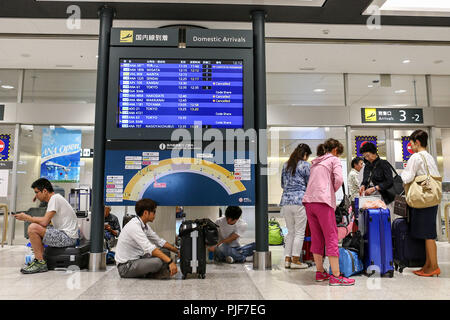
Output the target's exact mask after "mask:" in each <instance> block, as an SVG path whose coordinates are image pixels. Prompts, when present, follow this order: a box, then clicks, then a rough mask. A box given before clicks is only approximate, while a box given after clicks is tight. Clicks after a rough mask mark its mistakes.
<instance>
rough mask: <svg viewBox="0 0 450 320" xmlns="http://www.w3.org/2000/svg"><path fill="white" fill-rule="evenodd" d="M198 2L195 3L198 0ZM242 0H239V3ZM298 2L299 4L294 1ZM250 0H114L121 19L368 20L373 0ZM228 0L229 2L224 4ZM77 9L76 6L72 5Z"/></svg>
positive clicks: (41, 4)
mask: <svg viewBox="0 0 450 320" xmlns="http://www.w3.org/2000/svg"><path fill="white" fill-rule="evenodd" d="M192 2H195V3H192ZM236 2H238V3H239V4H236ZM294 2H296V3H298V5H294ZM316 2H317V3H318V4H319V5H320V3H321V1H306V0H297V1H295V0H281V1H275V0H272V1H263V0H244V1H236V0H231V1H224V0H222V1H219V0H215V1H201V0H190V1H180V0H178V1H175V0H169V1H167V0H166V1H164V0H159V1H157V2H156V1H137V0H133V1H108V3H109V6H110V7H112V8H114V9H115V12H116V17H115V18H116V19H118V20H122V19H137V20H141V19H142V20H155V19H160V20H161V19H162V20H191V21H192V20H207V21H235V22H238V21H244V22H245V21H251V12H252V11H254V10H264V11H265V12H266V14H267V18H266V20H267V22H290V23H320V24H359V25H365V24H366V23H367V16H365V15H363V14H362V13H363V12H364V11H365V10H366V9H367V8H368V7H369V6H370V5H371V4H372V2H373V0H327V1H326V2H325V3H323V5H321V6H317V4H315V3H316ZM224 3H225V4H224ZM104 4H105V1H55V0H54V1H48V0H47V1H35V0H10V1H1V2H0V17H5V18H6V17H8V18H59V19H65V18H67V17H68V13H67V9H68V7H69V6H72V5H77V6H78V7H79V8H80V13H81V17H82V18H83V19H97V18H98V10H99V9H100V8H101V7H102V6H103V5H104ZM69 12H71V11H69ZM383 24H384V25H404V26H407V25H410V26H413V25H415V26H450V21H449V19H447V18H446V17H417V16H385V17H383Z"/></svg>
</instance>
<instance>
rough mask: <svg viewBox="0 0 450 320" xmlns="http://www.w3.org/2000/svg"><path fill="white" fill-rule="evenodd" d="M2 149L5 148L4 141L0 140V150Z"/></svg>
mask: <svg viewBox="0 0 450 320" xmlns="http://www.w3.org/2000/svg"><path fill="white" fill-rule="evenodd" d="M3 150H5V143H4V142H3V140H0V152H2V151H3Z"/></svg>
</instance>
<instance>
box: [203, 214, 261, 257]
mask: <svg viewBox="0 0 450 320" xmlns="http://www.w3.org/2000/svg"><path fill="white" fill-rule="evenodd" d="M241 215H242V209H241V208H239V207H236V206H230V207H228V208H227V209H226V211H225V217H222V218H219V219H218V220H217V221H216V224H217V225H218V226H219V242H218V243H217V245H215V246H212V247H209V251H212V252H214V259H215V260H216V261H218V262H223V261H226V262H228V263H234V262H244V261H251V258H252V257H253V251H254V250H255V248H256V245H255V243H254V242H252V243H250V244H247V245H245V246H242V247H241V245H240V243H239V238H240V237H241V236H242V235H243V234H244V232H245V230H246V229H247V223H246V222H245V221H244V220H243V219H240V218H241Z"/></svg>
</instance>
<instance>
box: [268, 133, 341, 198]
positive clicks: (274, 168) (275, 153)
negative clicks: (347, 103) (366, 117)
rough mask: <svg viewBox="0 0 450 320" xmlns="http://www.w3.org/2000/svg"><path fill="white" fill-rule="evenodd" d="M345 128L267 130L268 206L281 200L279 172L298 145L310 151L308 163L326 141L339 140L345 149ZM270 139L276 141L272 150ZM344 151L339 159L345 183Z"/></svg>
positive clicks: (339, 195)
mask: <svg viewBox="0 0 450 320" xmlns="http://www.w3.org/2000/svg"><path fill="white" fill-rule="evenodd" d="M345 130H346V129H345V127H271V128H269V141H268V145H269V150H268V153H269V155H268V161H269V170H270V173H271V174H270V175H269V177H268V184H269V186H268V188H269V199H268V201H269V205H271V206H278V205H279V203H280V200H281V195H282V192H283V190H282V188H281V172H282V168H283V165H284V163H285V162H286V161H287V160H288V159H289V156H290V155H291V153H292V152H293V151H294V149H295V148H296V147H297V145H298V144H299V143H306V144H307V145H309V147H310V148H311V151H312V153H313V154H312V155H311V156H310V158H309V160H308V161H309V162H311V161H312V160H313V159H315V158H316V150H317V146H318V145H319V144H321V143H323V142H324V141H325V140H326V139H329V138H334V139H337V140H339V141H340V142H341V143H342V144H343V145H344V149H345V148H346V138H345V136H346V134H345ZM272 139H278V148H277V149H276V150H274V149H272V146H271V144H272ZM346 154H347V153H346V150H344V154H343V155H342V157H341V163H342V168H343V171H344V181H345V183H346V181H347V173H348V172H347V157H346ZM337 197H338V201H340V199H342V191H340V192H339V193H338V195H337Z"/></svg>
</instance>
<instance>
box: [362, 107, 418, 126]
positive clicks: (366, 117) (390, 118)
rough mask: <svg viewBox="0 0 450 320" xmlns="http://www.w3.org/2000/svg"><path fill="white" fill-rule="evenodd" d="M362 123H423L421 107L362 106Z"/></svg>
mask: <svg viewBox="0 0 450 320" xmlns="http://www.w3.org/2000/svg"><path fill="white" fill-rule="evenodd" d="M361 121H362V123H423V110H422V109H412V108H405V109H396V108H362V109H361Z"/></svg>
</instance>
